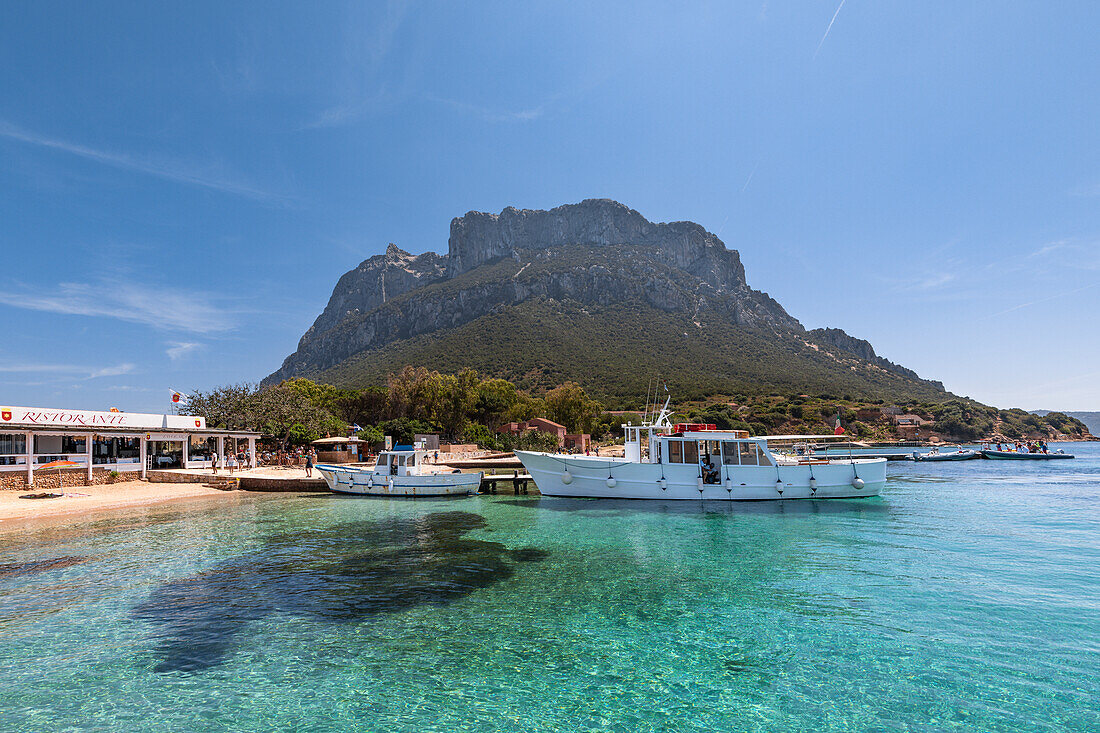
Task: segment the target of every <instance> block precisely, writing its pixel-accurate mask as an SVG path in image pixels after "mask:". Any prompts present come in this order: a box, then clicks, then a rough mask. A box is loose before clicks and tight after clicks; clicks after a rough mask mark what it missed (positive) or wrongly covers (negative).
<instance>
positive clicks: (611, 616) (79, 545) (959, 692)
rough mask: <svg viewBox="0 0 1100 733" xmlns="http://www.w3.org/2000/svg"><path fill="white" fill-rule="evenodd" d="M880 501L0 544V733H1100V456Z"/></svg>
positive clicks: (361, 517)
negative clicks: (292, 732) (61, 732)
mask: <svg viewBox="0 0 1100 733" xmlns="http://www.w3.org/2000/svg"><path fill="white" fill-rule="evenodd" d="M1073 450H1074V452H1076V453H1077V455H1078V458H1077V459H1075V460H1074V461H1063V462H1058V463H1059V465H1058V466H1056V467H1053V466H1047V465H1043V466H1039V465H1034V466H1032V465H1028V466H1023V467H1021V466H1015V465H1013V466H1006V465H1004V464H1002V463H999V462H995V461H972V462H967V463H962V464H891V466H890V480H889V482H888V484H887V489H886V491H885V492H884V495H883V496H882V497H881V498H878V499H873V500H857V501H851V500H841V501H832V502H817V501H814V502H785V503H771V502H765V503H749V504H734V505H730V504H728V503H722V504H710V503H708V504H699V503H696V502H655V503H654V502H638V501H635V502H601V501H598V500H593V501H585V500H581V501H571V500H560V499H552V498H540V497H522V496H521V497H513V496H496V497H471V498H468V499H457V500H438V501H436V500H428V501H424V500H414V501H407V500H385V499H370V498H357V497H336V496H300V497H263V498H258V499H257V500H255V501H250V502H243V503H240V504H237V505H234V506H232V507H217V506H211V507H209V508H208V509H203V510H195V509H193V508H192V509H182V508H178V507H175V508H164V509H162V510H159V513H158V514H157V516H155V517H153V518H152V520H143V521H134V520H133V518H132V517H126V516H122V515H120V516H119V517H118V518H117V519H115V520H111V521H108V522H103V521H98V522H96V523H95V524H94V525H93V524H89V525H88V526H86V527H84V528H83V529H84V531H74V530H75V529H76V528H74V527H72V526H70V527H57V528H52V529H51V528H49V527H44V528H43V527H39V528H35V529H28V530H26V531H18V532H9V533H6V534H4V535H0V567H2V568H3V572H2V573H0V631H2V633H0V660H2V661H0V674H3V678H4V680H5V684H4V685H3V686H2V687H0V729H4V730H56V729H78V730H79V729H85V730H90V729H127V730H135V731H143V730H170V729H171V730H178V729H186V730H195V731H216V730H257V729H271V728H279V727H291V726H298V727H303V728H308V729H310V730H341V729H347V728H351V727H359V728H366V729H372V730H388V731H389V730H393V731H402V730H408V731H424V730H440V731H444V730H447V731H451V730H475V731H482V730H484V731H492V730H518V731H536V730H538V731H545V730H563V731H564V730H570V731H574V730H622V731H646V730H653V731H657V730H661V731H673V730H677V731H678V730H700V731H702V730H719V729H720V730H764V729H766V730H778V731H785V730H792V731H793V730H810V729H814V730H874V729H881V730H924V731H931V730H936V731H939V730H991V731H1016V730H1028V731H1031V730H1039V731H1079V730H1095V729H1098V728H1100V702H1098V700H1100V672H1098V670H1100V601H1098V600H1097V599H1098V598H1100V541H1098V538H1100V449H1098V448H1097V446H1096V445H1094V444H1089V445H1075V446H1073Z"/></svg>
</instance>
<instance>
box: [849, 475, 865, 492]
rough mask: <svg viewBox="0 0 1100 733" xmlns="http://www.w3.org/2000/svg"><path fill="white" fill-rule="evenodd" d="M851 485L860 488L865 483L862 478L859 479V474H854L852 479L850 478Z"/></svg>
mask: <svg viewBox="0 0 1100 733" xmlns="http://www.w3.org/2000/svg"><path fill="white" fill-rule="evenodd" d="M852 486H853V487H854V488H855V489H857V490H858V489H862V488H863V487H864V486H865V484H864V482H863V479H861V478H860V477H859V476H856V477H855V478H854V479H852Z"/></svg>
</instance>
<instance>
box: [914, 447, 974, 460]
mask: <svg viewBox="0 0 1100 733" xmlns="http://www.w3.org/2000/svg"><path fill="white" fill-rule="evenodd" d="M981 457H982V454H981V453H979V452H978V451H976V450H970V449H969V448H959V449H957V450H953V451H944V452H943V453H941V452H940V449H939V448H933V449H932V450H930V451H928V452H927V453H918V452H917V451H913V460H914V461H970V460H973V459H975V458H981Z"/></svg>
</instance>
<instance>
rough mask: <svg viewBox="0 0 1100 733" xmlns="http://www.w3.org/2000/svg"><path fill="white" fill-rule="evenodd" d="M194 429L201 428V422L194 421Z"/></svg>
mask: <svg viewBox="0 0 1100 733" xmlns="http://www.w3.org/2000/svg"><path fill="white" fill-rule="evenodd" d="M195 427H196V428H201V427H202V420H196V421H195Z"/></svg>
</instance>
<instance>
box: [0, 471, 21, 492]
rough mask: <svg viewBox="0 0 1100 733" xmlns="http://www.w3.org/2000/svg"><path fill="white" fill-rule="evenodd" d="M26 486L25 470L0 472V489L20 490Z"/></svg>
mask: <svg viewBox="0 0 1100 733" xmlns="http://www.w3.org/2000/svg"><path fill="white" fill-rule="evenodd" d="M26 488H27V472H26V471H4V472H2V473H0V490H7V491H22V490H23V489H26Z"/></svg>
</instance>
